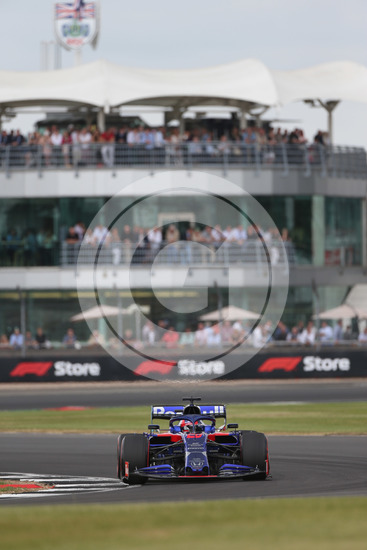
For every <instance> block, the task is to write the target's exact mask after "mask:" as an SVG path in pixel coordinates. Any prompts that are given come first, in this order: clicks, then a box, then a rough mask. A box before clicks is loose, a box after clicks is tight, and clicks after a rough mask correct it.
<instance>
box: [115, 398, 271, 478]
mask: <svg viewBox="0 0 367 550" xmlns="http://www.w3.org/2000/svg"><path fill="white" fill-rule="evenodd" d="M183 400H184V401H189V402H190V403H189V404H188V405H186V406H182V405H180V406H153V407H152V421H153V420H155V419H158V418H159V419H166V420H168V421H169V427H168V430H167V431H165V432H162V433H161V432H160V427H159V426H158V425H157V424H149V426H148V430H149V433H143V434H121V435H120V436H119V437H118V440H117V476H118V477H119V478H120V479H121V480H122V481H124V482H125V483H128V484H130V485H134V484H141V483H145V482H146V481H147V480H148V479H160V480H162V479H171V480H172V479H214V478H215V479H224V478H225V479H229V478H241V479H246V478H250V477H251V478H252V479H266V477H267V476H268V474H269V454H268V442H267V439H266V437H265V435H264V434H263V433H259V432H254V431H250V430H244V431H243V430H242V431H239V430H238V424H228V426H226V408H225V406H224V405H200V406H199V405H197V404H196V403H195V401H200V398H195V397H190V398H184V399H183ZM217 418H223V419H224V424H223V425H222V426H220V427H216V419H217Z"/></svg>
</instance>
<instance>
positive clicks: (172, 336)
mask: <svg viewBox="0 0 367 550" xmlns="http://www.w3.org/2000/svg"><path fill="white" fill-rule="evenodd" d="M179 337H180V335H179V334H178V332H176V331H175V327H173V326H170V327H168V330H166V331H165V332H164V334H163V336H162V338H161V342H163V343H164V345H165V346H166V348H170V349H172V348H177V345H178V340H179Z"/></svg>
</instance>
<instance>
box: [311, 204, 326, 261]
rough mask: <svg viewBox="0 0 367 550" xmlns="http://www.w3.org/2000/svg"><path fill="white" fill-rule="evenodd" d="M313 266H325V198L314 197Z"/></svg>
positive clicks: (312, 223) (312, 216)
mask: <svg viewBox="0 0 367 550" xmlns="http://www.w3.org/2000/svg"><path fill="white" fill-rule="evenodd" d="M311 233H312V235H311V237H312V264H313V265H318V266H322V265H324V264H325V197H321V196H319V195H314V196H313V197H312V214H311Z"/></svg>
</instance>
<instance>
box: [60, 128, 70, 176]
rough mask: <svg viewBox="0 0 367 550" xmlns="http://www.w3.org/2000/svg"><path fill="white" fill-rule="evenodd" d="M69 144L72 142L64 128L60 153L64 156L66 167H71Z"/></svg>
mask: <svg viewBox="0 0 367 550" xmlns="http://www.w3.org/2000/svg"><path fill="white" fill-rule="evenodd" d="M71 144H72V139H71V135H70V133H69V131H68V130H65V131H64V133H63V134H62V145H61V150H62V155H63V157H64V164H65V166H66V168H71V164H70V148H71Z"/></svg>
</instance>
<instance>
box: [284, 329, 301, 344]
mask: <svg viewBox="0 0 367 550" xmlns="http://www.w3.org/2000/svg"><path fill="white" fill-rule="evenodd" d="M286 340H287V342H299V333H298V327H292V328H291V330H290V332H288V334H287V338H286Z"/></svg>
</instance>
